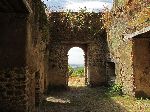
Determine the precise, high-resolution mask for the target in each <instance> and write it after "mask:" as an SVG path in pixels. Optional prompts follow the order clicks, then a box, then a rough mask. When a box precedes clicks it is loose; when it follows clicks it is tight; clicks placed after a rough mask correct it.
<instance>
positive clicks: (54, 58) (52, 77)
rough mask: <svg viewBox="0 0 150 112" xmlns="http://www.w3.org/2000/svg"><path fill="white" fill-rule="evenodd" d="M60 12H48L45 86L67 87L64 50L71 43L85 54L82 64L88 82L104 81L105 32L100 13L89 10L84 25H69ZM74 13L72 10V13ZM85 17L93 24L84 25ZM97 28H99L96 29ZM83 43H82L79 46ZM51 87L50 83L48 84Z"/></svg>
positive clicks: (97, 84)
mask: <svg viewBox="0 0 150 112" xmlns="http://www.w3.org/2000/svg"><path fill="white" fill-rule="evenodd" d="M63 14H64V13H57V12H56V13H54V12H53V13H51V14H50V36H51V40H52V41H51V42H50V43H49V44H50V45H49V74H48V80H49V81H48V82H49V87H51V86H60V87H67V82H68V80H67V74H68V56H67V54H68V51H69V49H70V48H71V47H81V48H83V50H84V51H85V54H86V56H85V57H86V62H85V63H86V66H87V72H88V74H87V75H88V78H89V80H88V81H89V85H91V86H99V85H104V83H105V82H106V80H105V79H106V70H105V68H106V67H105V62H106V50H107V49H106V46H107V42H106V32H105V30H104V29H100V28H101V26H102V22H101V21H100V20H99V19H100V17H101V16H100V14H99V13H97V14H96V13H95V14H93V16H94V17H93V18H90V17H89V18H88V17H86V20H87V21H85V23H86V25H87V26H86V27H84V28H79V27H71V26H70V24H69V22H68V21H65V19H62V18H64V16H62V15H63ZM74 14H76V13H74ZM88 19H89V20H91V22H92V23H93V24H92V25H93V26H90V28H91V29H92V30H91V29H89V27H88V25H89V24H88ZM98 29H99V30H98ZM83 46H86V47H83ZM51 88H52V87H51Z"/></svg>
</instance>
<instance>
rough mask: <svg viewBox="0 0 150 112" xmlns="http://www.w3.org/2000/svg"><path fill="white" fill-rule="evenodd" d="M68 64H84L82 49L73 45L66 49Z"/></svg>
mask: <svg viewBox="0 0 150 112" xmlns="http://www.w3.org/2000/svg"><path fill="white" fill-rule="evenodd" d="M68 63H69V64H82V65H83V64H84V51H83V50H82V49H81V48H79V47H73V48H71V49H70V50H69V51H68Z"/></svg>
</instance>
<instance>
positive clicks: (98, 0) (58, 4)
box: [42, 0, 112, 12]
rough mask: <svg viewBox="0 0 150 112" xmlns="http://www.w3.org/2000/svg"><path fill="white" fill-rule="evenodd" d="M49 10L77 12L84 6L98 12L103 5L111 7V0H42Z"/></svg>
mask: <svg viewBox="0 0 150 112" xmlns="http://www.w3.org/2000/svg"><path fill="white" fill-rule="evenodd" d="M42 1H44V3H45V4H47V7H48V8H49V10H50V11H58V12H62V11H66V10H68V9H70V10H72V11H73V12H77V11H78V10H80V9H81V8H84V7H86V8H87V10H88V11H90V12H91V11H94V12H99V11H101V10H102V9H103V8H104V7H108V8H109V9H111V7H112V0H42Z"/></svg>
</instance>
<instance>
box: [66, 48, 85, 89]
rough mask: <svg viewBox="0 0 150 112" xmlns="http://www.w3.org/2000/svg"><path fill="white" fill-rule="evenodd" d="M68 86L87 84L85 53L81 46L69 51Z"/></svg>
mask: <svg viewBox="0 0 150 112" xmlns="http://www.w3.org/2000/svg"><path fill="white" fill-rule="evenodd" d="M68 86H75V87H81V86H86V69H85V53H84V51H83V49H81V48H79V47H72V48H71V49H70V50H69V51H68Z"/></svg>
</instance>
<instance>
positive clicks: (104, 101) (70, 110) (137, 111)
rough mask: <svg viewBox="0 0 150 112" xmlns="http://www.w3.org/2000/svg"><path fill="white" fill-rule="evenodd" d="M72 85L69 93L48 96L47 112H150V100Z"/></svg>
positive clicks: (102, 89)
mask: <svg viewBox="0 0 150 112" xmlns="http://www.w3.org/2000/svg"><path fill="white" fill-rule="evenodd" d="M72 80H73V79H72ZM74 80H76V79H74ZM81 80H82V79H81ZM77 82H78V81H77ZM72 84H73V86H70V89H68V91H63V92H51V93H50V95H49V96H47V98H46V103H45V108H44V109H45V112H150V100H136V99H135V98H131V97H128V96H110V95H108V94H107V92H108V91H107V89H106V88H105V87H98V88H88V87H86V86H85V85H82V86H75V83H74V82H72ZM76 84H77V83H76Z"/></svg>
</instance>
